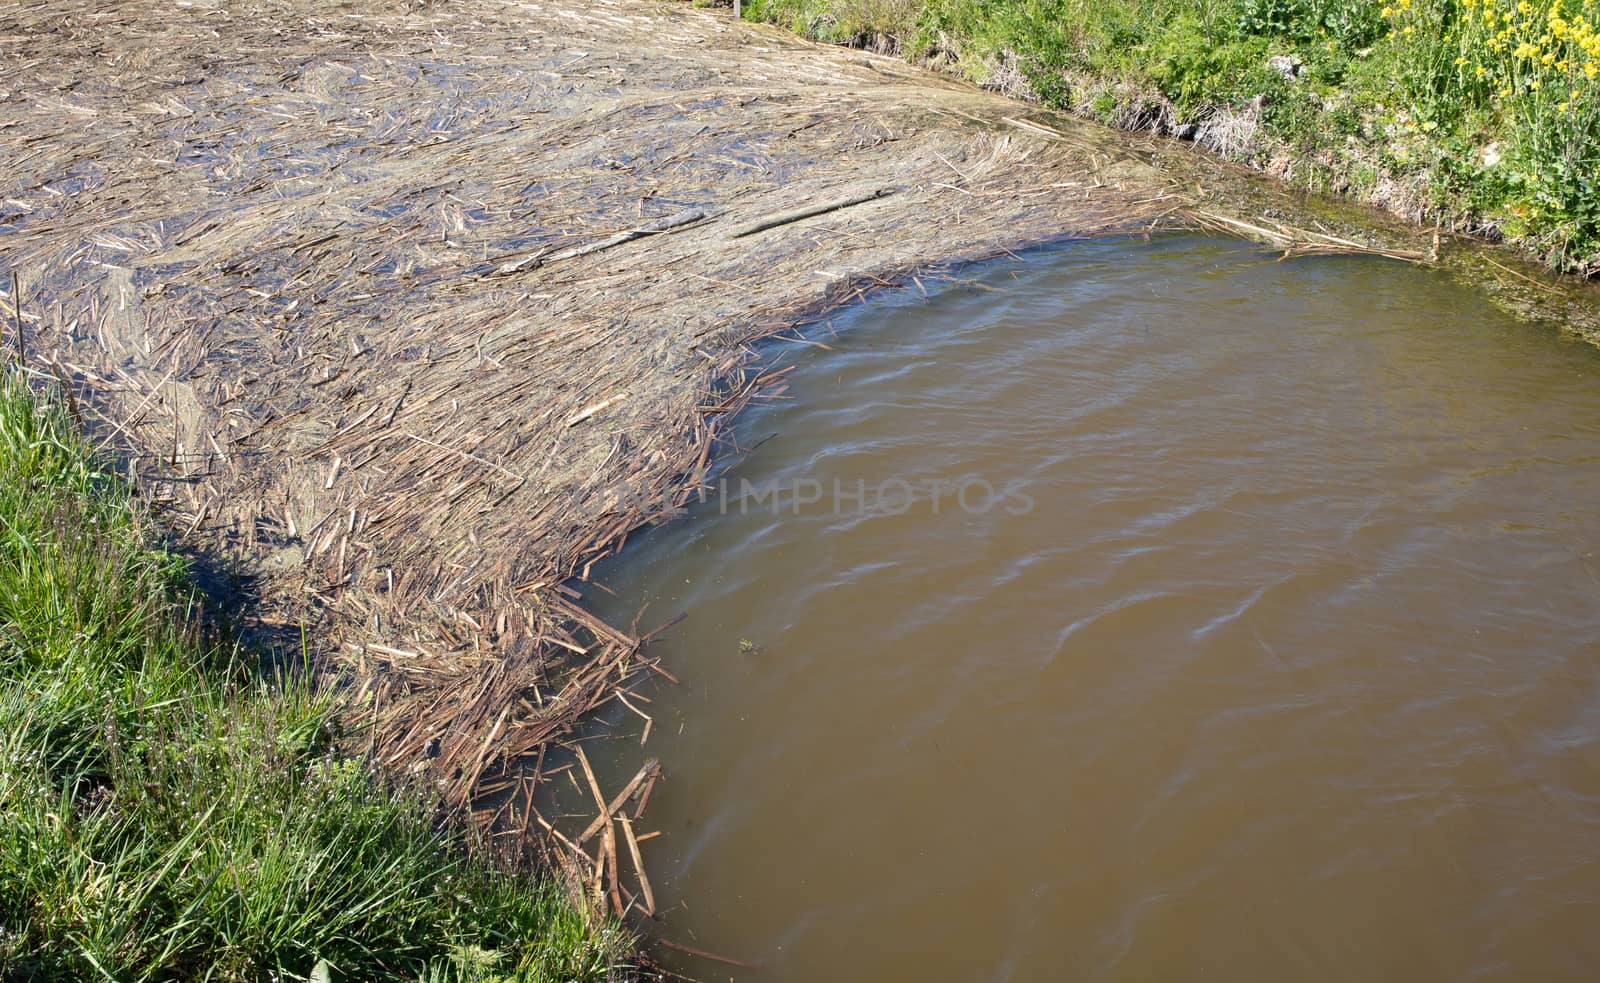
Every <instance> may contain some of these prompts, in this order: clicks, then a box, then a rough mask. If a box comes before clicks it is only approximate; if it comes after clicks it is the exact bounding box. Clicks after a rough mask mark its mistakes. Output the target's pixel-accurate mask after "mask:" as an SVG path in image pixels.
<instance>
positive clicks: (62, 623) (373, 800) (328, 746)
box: [0, 369, 630, 981]
mask: <svg viewBox="0 0 1600 983" xmlns="http://www.w3.org/2000/svg"><path fill="white" fill-rule="evenodd" d="M156 543H157V538H156V536H155V535H154V531H153V528H152V526H151V524H150V522H149V520H148V519H147V518H146V517H145V516H144V515H143V514H142V512H141V510H140V508H139V505H138V503H137V502H136V501H135V500H134V499H133V497H132V496H131V495H130V494H129V491H128V489H127V488H125V487H124V486H123V484H122V483H120V482H119V481H118V480H116V479H115V478H113V477H112V476H111V475H110V474H109V473H108V472H107V471H106V470H105V469H104V468H103V467H102V466H101V464H100V462H99V461H98V460H97V458H96V456H95V455H94V454H93V453H92V452H91V450H90V448H89V447H88V446H87V445H86V444H85V442H84V441H83V440H82V439H81V438H80V437H79V436H78V434H77V432H76V430H75V428H74V427H73V425H72V422H71V420H70V419H69V418H68V416H67V414H66V413H65V412H64V410H63V409H62V407H61V406H60V405H59V401H58V400H56V399H53V398H50V397H48V396H42V395H39V394H36V393H33V392H30V390H29V388H28V387H27V386H26V385H25V384H24V383H23V382H22V380H21V378H20V376H19V374H18V373H17V372H16V370H14V369H0V979H3V980H7V981H13V980H15V981H21V980H35V979H37V980H72V979H81V980H105V979H114V980H128V981H136V980H152V979H161V980H170V979H209V980H220V981H225V980H267V979H274V980H286V979H301V978H309V977H311V976H312V974H313V971H314V970H315V969H316V967H317V966H318V964H319V963H321V962H325V963H326V965H327V970H331V972H327V970H324V971H323V972H324V973H326V974H327V975H328V976H329V977H330V978H331V979H334V980H340V979H344V980H368V979H422V980H430V981H432V980H529V981H545V980H601V979H607V978H609V976H610V973H611V967H612V966H613V965H615V964H616V963H617V962H618V961H619V959H620V958H621V957H623V956H625V955H626V953H627V951H628V943H629V941H630V940H629V938H628V937H627V936H626V934H625V933H622V932H620V931H619V930H616V929H612V928H607V927H604V926H600V927H596V926H593V925H591V924H590V921H589V920H588V918H587V917H586V916H585V914H584V913H583V912H582V911H580V910H579V909H577V908H576V907H574V906H573V905H572V904H571V903H570V902H569V901H568V900H566V898H565V897H564V896H563V895H562V894H561V893H560V892H559V891H557V890H556V889H555V888H553V887H551V886H549V885H547V884H542V883H538V882H535V881H533V880H530V879H529V878H527V877H525V876H524V877H517V876H513V875H511V874H509V873H505V872H501V871H497V870H494V869H491V868H490V867H489V866H487V865H485V864H484V863H482V862H481V861H479V860H477V859H475V857H474V856H473V855H472V854H470V853H469V851H468V850H467V843H466V842H465V834H464V833H459V832H457V833H449V832H442V831H440V830H439V829H438V828H437V827H436V825H435V823H434V822H433V820H432V813H431V810H430V809H429V808H428V803H426V802H423V801H421V800H420V799H419V798H417V797H415V796H413V795H409V794H394V793H390V792H388V791H385V790H384V788H382V787H381V786H380V785H378V784H377V783H375V782H374V781H373V780H372V778H371V776H370V775H369V774H368V772H367V770H366V768H365V767H364V763H363V762H362V761H360V760H359V759H356V758H351V757H347V756H343V755H341V754H340V753H339V752H338V750H337V749H336V742H335V737H336V735H337V718H336V717H335V714H334V709H335V707H334V705H333V704H332V703H331V701H330V700H329V699H328V698H326V697H324V696H321V695H319V694H317V693H316V692H315V690H314V687H312V686H310V685H308V684H306V683H304V682H302V681H299V679H298V678H297V677H296V675H295V674H285V673H283V672H281V671H278V672H274V673H272V674H271V675H270V678H267V679H263V678H261V676H260V674H259V671H258V670H259V667H258V666H255V665H253V664H252V662H251V660H250V659H248V658H244V657H242V655H241V653H240V652H239V651H238V650H236V649H234V648H231V647H229V646H227V645H225V644H223V643H221V642H220V641H218V640H217V639H216V638H214V637H208V636H207V632H206V631H205V630H204V629H203V627H202V625H203V622H202V619H201V618H200V617H199V614H200V609H199V607H198V602H197V598H196V594H195V592H194V589H193V588H192V587H191V585H190V582H189V579H188V577H187V574H186V570H185V566H184V564H183V562H182V561H181V560H179V559H178V558H176V557H174V556H173V555H171V554H170V553H168V552H165V551H164V550H163V549H161V548H160V547H159V546H157V545H155V544H156ZM299 675H300V676H304V675H305V674H299ZM319 975H322V974H319Z"/></svg>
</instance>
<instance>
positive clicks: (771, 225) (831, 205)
mask: <svg viewBox="0 0 1600 983" xmlns="http://www.w3.org/2000/svg"><path fill="white" fill-rule="evenodd" d="M892 194H894V189H893V188H879V189H878V190H876V191H870V192H868V193H866V194H864V195H856V196H854V197H852V198H845V199H843V200H840V201H831V202H828V203H826V204H822V205H812V206H810V207H808V208H798V209H796V210H794V211H792V212H783V213H781V214H778V215H774V216H772V217H771V218H766V219H762V220H761V221H759V222H756V223H755V224H753V225H748V226H746V227H744V228H742V229H740V230H739V231H738V232H735V233H734V234H733V238H735V239H743V238H744V237H745V236H753V235H755V234H756V233H758V232H765V231H767V230H768V229H776V228H778V227H779V226H780V225H788V224H790V223H792V222H798V221H800V220H802V219H808V218H814V217H816V216H818V215H826V214H828V213H829V212H836V211H838V210H840V209H841V208H849V207H851V206H852V205H861V204H864V203H866V202H869V201H877V200H878V199H879V198H885V197H888V196H889V195H892Z"/></svg>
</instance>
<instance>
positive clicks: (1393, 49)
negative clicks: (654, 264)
mask: <svg viewBox="0 0 1600 983" xmlns="http://www.w3.org/2000/svg"><path fill="white" fill-rule="evenodd" d="M744 9H745V11H746V16H749V17H752V18H756V19H763V20H768V21H771V22H774V23H777V24H780V25H783V26H785V27H789V28H791V29H793V30H796V31H799V32H801V33H804V34H807V35H809V36H811V37H814V38H818V39H821V40H828V41H836V42H846V43H858V44H860V43H869V44H874V45H878V46H881V45H883V44H884V43H885V42H886V41H887V42H888V43H889V46H890V47H896V48H898V49H899V50H901V51H902V53H904V54H905V55H906V56H907V57H910V58H913V59H916V60H928V61H932V62H935V63H936V64H938V65H940V66H941V67H945V68H948V69H953V70H955V71H958V72H962V73H964V74H966V75H967V76H969V77H971V78H972V79H973V80H974V81H977V82H980V83H990V84H993V83H996V82H1000V83H1004V84H1005V87H1007V88H1008V89H1011V90H1014V91H1015V90H1021V91H1022V93H1023V94H1025V95H1031V96H1034V97H1037V98H1038V99H1040V100H1041V101H1043V102H1045V103H1046V104H1049V105H1052V106H1055V107H1057V108H1063V109H1069V110H1072V111H1075V112H1079V113H1083V114H1085V115H1089V116H1092V117H1095V118H1098V119H1100V120H1102V121H1104V122H1107V123H1111V124H1114V125H1123V126H1149V125H1150V124H1151V123H1152V122H1153V121H1160V122H1164V123H1167V124H1169V127H1168V128H1170V129H1178V128H1179V127H1180V126H1182V125H1184V124H1194V125H1197V126H1201V127H1204V126H1205V125H1206V124H1207V123H1208V122H1211V123H1215V122H1217V121H1219V120H1228V121H1233V122H1237V123H1238V125H1231V124H1230V125H1229V126H1227V127H1219V128H1217V129H1215V130H1214V131H1213V133H1214V134H1217V136H1216V137H1215V139H1211V140H1208V142H1211V143H1212V145H1213V146H1214V147H1215V148H1216V149H1219V150H1222V151H1223V152H1224V153H1226V154H1228V155H1230V156H1234V157H1238V158H1242V159H1245V160H1250V161H1253V162H1255V163H1258V164H1266V163H1269V162H1272V161H1277V162H1282V161H1285V160H1293V161H1294V163H1295V168H1294V173H1295V175H1296V181H1297V183H1309V184H1310V185H1311V186H1313V187H1317V188H1320V189H1323V190H1337V191H1345V192H1349V193H1353V194H1357V195H1365V196H1374V195H1375V196H1376V197H1380V198H1386V199H1387V200H1388V202H1389V203H1390V204H1391V205H1392V206H1394V207H1397V208H1398V209H1399V210H1402V211H1413V210H1417V211H1422V212H1424V213H1427V214H1429V215H1430V216H1434V217H1438V218H1441V219H1443V220H1445V221H1456V222H1460V223H1462V224H1464V225H1467V226H1469V227H1478V228H1488V229H1492V230H1498V231H1499V232H1500V233H1502V234H1504V235H1505V236H1507V237H1508V238H1510V239H1513V240H1515V241H1518V242H1520V243H1521V244H1523V245H1524V246H1525V247H1527V248H1528V249H1529V250H1530V251H1533V252H1536V253H1537V254H1539V255H1540V256H1541V257H1542V258H1544V259H1545V260H1546V261H1547V262H1549V263H1550V264H1551V265H1552V266H1554V267H1557V268H1560V269H1565V270H1569V271H1572V272H1577V273H1583V274H1588V275H1594V274H1596V273H1600V0H1536V2H1535V0H1387V2H1385V0H1186V2H1180V0H749V2H747V3H746V4H745V7H744ZM1275 57H1276V58H1278V59H1280V64H1292V65H1293V66H1294V70H1293V71H1292V72H1291V73H1290V75H1291V76H1292V77H1285V74H1284V73H1282V72H1280V71H1279V70H1277V69H1275V68H1274V66H1273V64H1272V59H1274V58H1275ZM1284 60H1287V61H1286V62H1285V61H1284ZM1018 83H1021V84H1020V85H1019V84H1018ZM1024 86H1025V87H1024ZM1201 132H1202V133H1204V132H1205V131H1204V130H1203V129H1202V131H1201Z"/></svg>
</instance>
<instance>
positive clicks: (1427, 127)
mask: <svg viewBox="0 0 1600 983" xmlns="http://www.w3.org/2000/svg"><path fill="white" fill-rule="evenodd" d="M1438 128H1439V124H1438V123H1435V122H1434V121H1433V120H1431V119H1430V120H1428V121H1427V122H1426V123H1423V124H1422V132H1424V133H1432V132H1433V131H1434V130H1437V129H1438Z"/></svg>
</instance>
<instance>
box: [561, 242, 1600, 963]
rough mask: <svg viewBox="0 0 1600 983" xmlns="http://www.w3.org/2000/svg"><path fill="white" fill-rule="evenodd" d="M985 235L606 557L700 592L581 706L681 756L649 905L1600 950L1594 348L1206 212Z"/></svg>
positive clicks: (730, 930) (1598, 487)
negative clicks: (719, 487)
mask: <svg viewBox="0 0 1600 983" xmlns="http://www.w3.org/2000/svg"><path fill="white" fill-rule="evenodd" d="M983 280H984V283H985V284H986V285H987V286H989V287H992V288H995V289H994V290H978V289H973V288H962V287H956V288H951V289H949V290H947V291H946V292H944V293H941V294H938V295H936V296H934V297H933V298H932V299H931V300H928V301H924V300H923V299H922V298H921V297H920V296H917V295H912V296H903V297H899V298H897V299H895V300H893V301H890V302H880V303H875V304H873V305H872V306H870V307H868V308H866V309H863V310H860V311H857V312H855V313H853V314H851V315H850V316H849V317H848V318H846V319H845V321H847V322H848V325H847V326H848V330H841V331H840V332H839V333H838V335H837V337H835V338H829V339H827V340H828V341H829V344H831V345H832V346H833V347H834V348H835V349H836V350H834V351H823V350H820V349H817V348H805V349H800V350H796V351H793V352H790V353H787V354H786V355H785V358H787V359H789V360H796V361H799V362H800V363H802V367H801V368H800V369H799V370H798V371H797V372H796V373H795V374H794V377H793V381H794V387H793V392H794V394H795V395H796V397H797V398H796V399H794V400H793V401H792V402H787V403H784V404H782V405H781V406H777V407H774V408H770V409H766V410H762V411H758V412H755V413H753V414H751V415H749V416H747V417H746V418H745V419H744V421H743V422H742V425H741V431H740V432H741V435H742V437H743V438H744V440H745V441H746V442H747V443H755V442H756V441H758V440H760V439H761V438H762V437H765V436H766V435H768V434H770V433H774V432H775V433H776V434H777V436H775V437H774V438H773V439H771V440H769V441H767V442H766V443H763V444H761V445H760V447H759V449H758V450H757V451H756V452H755V453H754V454H752V455H751V456H750V457H749V458H748V459H747V460H746V461H744V462H743V463H742V464H740V465H739V466H738V467H737V468H736V469H735V470H733V471H732V472H730V473H729V475H728V483H727V485H726V492H725V493H723V492H721V491H719V492H717V493H715V494H713V495H712V496H711V497H710V498H709V499H708V501H707V503H706V504H705V505H704V506H703V507H702V508H700V509H698V510H697V511H696V513H695V514H694V515H693V516H692V517H691V518H689V519H687V520H685V521H681V522H678V523H675V524H672V525H669V526H666V527H663V528H660V529H658V530H656V531H654V532H653V533H651V534H650V535H648V536H645V537H642V538H641V539H639V540H638V541H637V542H636V543H635V544H634V545H632V546H630V548H629V550H628V551H627V552H626V554H625V555H624V557H623V558H622V560H621V562H620V563H616V564H614V565H612V566H611V567H609V568H608V569H606V570H604V571H603V572H602V575H603V579H604V580H605V582H606V583H607V585H608V586H609V587H610V588H611V589H613V590H615V591H616V592H617V595H618V596H617V597H615V598H605V597H604V595H603V594H602V593H601V592H599V591H591V592H590V600H591V601H593V602H594V603H595V604H597V605H599V606H600V607H601V609H602V613H603V614H605V615H607V616H610V617H613V618H617V619H619V620H621V621H622V622H623V623H627V621H630V620H631V619H632V617H633V616H634V614H635V613H636V612H637V610H638V608H639V606H640V605H641V604H643V603H645V602H648V603H649V605H650V609H649V613H648V614H647V616H646V618H645V621H646V622H647V623H654V622H657V621H662V620H665V619H666V618H668V617H670V616H671V615H673V614H675V613H677V612H679V611H687V612H688V613H689V618H688V619H687V620H686V621H685V622H684V623H683V624H681V625H679V626H678V627H676V628H675V629H673V630H672V631H671V633H670V634H669V635H668V636H667V637H666V638H664V639H663V640H661V641H658V642H656V643H655V645H654V649H653V651H654V652H655V653H656V654H661V655H663V656H664V659H663V661H664V664H665V665H667V666H668V667H670V668H671V669H672V670H673V671H674V673H675V674H676V675H678V676H680V677H681V678H682V680H683V684H682V685H681V686H678V687H672V686H668V685H661V686H652V687H648V688H646V689H645V690H644V694H645V695H646V696H647V697H648V698H650V699H652V700H653V701H654V702H653V703H652V704H650V707H649V712H650V713H651V714H652V716H653V717H654V718H655V724H654V727H653V728H652V733H651V736H650V740H649V744H648V746H647V747H646V748H644V749H641V748H640V747H639V745H638V737H639V730H640V728H639V726H638V725H639V723H640V721H639V720H638V718H636V717H632V716H630V715H626V714H624V715H621V716H618V717H616V718H615V719H614V720H613V721H612V725H613V726H612V732H613V733H614V734H615V735H616V737H617V739H616V740H615V741H612V742H604V741H600V742H595V743H592V744H591V745H590V747H591V755H592V756H593V757H595V758H596V760H597V761H601V760H603V761H604V762H605V768H606V769H608V774H607V775H605V776H603V778H605V780H606V783H607V785H608V787H616V786H617V785H618V784H619V783H620V780H621V779H624V778H626V777H627V776H628V775H631V774H632V773H633V771H634V770H635V769H636V768H637V767H638V765H639V762H640V760H641V758H642V757H643V756H644V755H645V754H646V753H648V754H653V755H657V756H659V757H661V758H662V760H663V763H664V765H665V768H666V773H667V781H666V782H664V783H663V784H662V785H661V786H660V787H659V788H658V789H657V790H656V792H655V794H654V796H653V798H652V799H651V802H650V809H649V813H648V814H647V816H646V822H645V824H644V825H643V826H641V831H643V830H645V829H658V828H659V829H661V830H663V831H664V835H663V836H661V837H659V838H656V839H653V840H650V841H648V842H647V843H646V844H645V847H644V849H645V853H646V856H647V862H648V866H649V868H650V870H651V873H652V878H653V880H654V882H655V889H656V895H657V897H658V899H659V903H660V904H661V905H662V907H663V908H665V909H667V910H666V913H665V915H664V917H663V920H662V923H661V924H662V929H661V930H662V933H663V934H665V935H667V936H669V937H672V938H675V939H677V940H680V941H682V942H685V943H689V944H692V945H696V946H700V947H702V948H706V949H711V950H715V951H719V952H724V953H727V954H730V955H735V956H739V957H741V958H746V959H754V960H759V961H762V962H764V963H765V965H766V970H765V972H763V973H761V974H753V973H749V972H747V971H744V970H730V968H729V967H726V966H718V965H715V964H710V963H704V962H693V961H691V962H686V963H685V964H684V967H683V968H684V969H685V970H686V971H688V972H690V973H692V974H693V975H696V976H698V977H699V978H702V979H724V978H727V977H728V976H729V975H733V976H735V977H738V978H741V979H743V978H760V979H769V980H821V979H850V980H901V979H907V980H909V979H917V980H979V979H983V980H1008V979H1014V980H1042V979H1061V978H1069V979H1112V980H1145V979H1194V978H1217V979H1225V980H1263V981H1281V980H1287V979H1296V980H1300V979H1316V980H1341V981H1342V980H1373V979H1393V980H1459V979H1465V978H1468V977H1475V978H1486V979H1505V980H1526V979H1535V978H1567V979H1578V978H1591V977H1592V974H1593V972H1594V971H1595V967H1596V966H1597V965H1600V935H1597V934H1596V933H1595V932H1594V928H1595V926H1596V925H1597V924H1600V693H1597V688H1596V682H1597V679H1600V675H1597V672H1596V662H1597V660H1600V619H1597V614H1600V558H1597V557H1596V556H1595V553H1594V549H1595V534H1596V531H1597V528H1600V380H1597V378H1596V370H1597V369H1600V353H1597V352H1595V351H1594V350H1592V349H1589V348H1586V347H1583V346H1581V345H1578V344H1576V343H1573V342H1569V341H1565V340H1563V339H1561V338H1559V337H1557V336H1555V335H1554V334H1553V333H1552V332H1548V331H1544V330H1540V329H1537V328H1533V327H1529V326H1526V325H1519V324H1514V323H1510V322H1508V321H1507V320H1506V319H1505V318H1504V317H1502V316H1500V315H1498V314H1497V313H1496V312H1495V311H1494V310H1493V309H1491V308H1490V307H1489V306H1488V305H1487V304H1486V303H1484V302H1483V301H1482V300H1481V299H1480V298H1478V297H1476V296H1474V295H1473V294H1471V293H1470V292H1467V291H1464V290H1462V289H1460V288H1459V287H1457V286H1455V285H1453V284H1451V283H1448V282H1445V281H1443V280H1441V279H1439V278H1436V277H1434V276H1432V275H1430V274H1429V273H1427V272H1425V271H1421V270H1416V269H1412V268H1408V267H1406V266H1402V265H1399V264H1393V263H1387V262H1383V261H1368V260H1349V259H1341V260H1322V261H1300V262H1291V263H1273V262H1270V261H1266V260H1264V259H1263V258H1262V257H1261V256H1260V255H1259V253H1257V252H1256V251H1254V250H1252V249H1250V248H1248V247H1245V246H1240V245H1235V244H1230V243H1225V242H1216V241H1209V240H1201V239H1193V238H1176V239H1168V240H1161V241H1157V242H1155V243H1153V244H1147V243H1112V244H1092V245H1075V246H1072V247H1070V248H1067V249H1063V250H1060V251H1057V252H1054V253H1049V254H1041V255H1035V256H1034V257H1032V258H1031V259H1030V261H1029V262H1027V263H1017V264H1011V265H1005V266H998V267H994V268H991V269H990V270H989V271H988V272H987V273H986V275H985V276H984V278H983ZM839 327H841V328H843V327H846V324H845V323H844V322H841V323H840V324H839ZM841 490H842V492H843V494H842V496H841V495H840V491H841ZM962 492H965V494H966V499H965V500H963V499H962V498H961V493H962ZM569 805H570V807H571V811H572V812H573V813H581V812H583V811H584V809H585V803H583V802H582V801H581V800H576V801H574V802H572V803H569ZM590 811H592V809H591V810H590Z"/></svg>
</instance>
